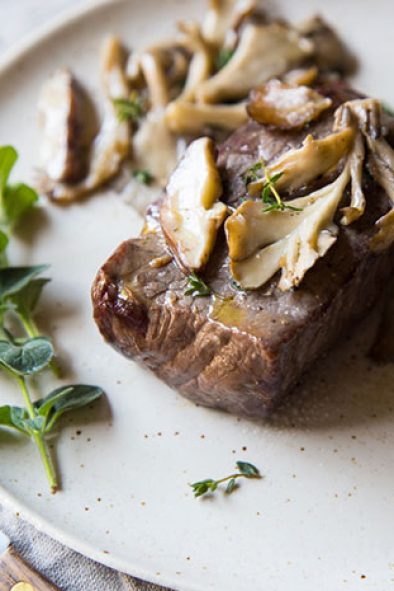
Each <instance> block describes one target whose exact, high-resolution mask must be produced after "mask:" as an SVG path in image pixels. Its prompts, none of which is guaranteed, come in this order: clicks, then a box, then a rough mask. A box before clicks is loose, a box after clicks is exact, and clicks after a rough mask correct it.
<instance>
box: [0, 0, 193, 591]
mask: <svg viewBox="0 0 394 591" xmlns="http://www.w3.org/2000/svg"><path fill="white" fill-rule="evenodd" d="M127 1H128V0H84V2H83V4H82V5H80V6H76V7H75V6H74V7H72V8H70V9H65V10H62V11H61V13H60V14H59V15H57V16H56V17H52V18H51V19H49V21H48V22H47V23H44V24H43V25H41V26H38V27H37V28H35V29H34V30H33V31H32V32H31V33H28V34H26V35H25V37H24V38H23V40H21V41H19V42H17V43H14V44H12V45H11V47H9V48H8V49H6V50H5V51H4V52H3V53H2V55H1V56H0V78H1V77H3V76H6V75H7V73H8V70H11V69H12V68H14V67H16V66H17V64H18V62H19V61H20V60H22V59H23V58H24V56H25V55H26V54H27V53H28V52H29V51H31V50H32V49H36V48H37V47H39V46H40V45H41V44H43V43H45V42H47V41H48V40H50V39H51V37H54V36H55V35H56V34H57V33H60V32H61V31H62V30H63V29H66V28H68V27H70V26H71V25H72V24H73V23H76V22H78V21H79V20H80V19H83V18H86V17H87V16H89V15H92V14H94V13H95V12H100V10H102V9H103V8H105V7H107V6H109V5H116V4H118V5H121V4H124V3H126V2H127ZM57 494H62V492H61V491H60V492H58V493H57ZM0 502H1V504H2V505H3V506H4V507H5V508H6V509H8V510H11V511H14V512H15V513H16V512H17V513H19V515H18V518H21V519H24V520H25V521H27V522H28V523H29V524H30V525H32V526H33V527H35V528H36V529H37V530H38V531H40V532H42V533H44V534H45V535H48V536H50V537H51V538H53V539H54V540H56V541H57V542H59V543H61V544H63V545H64V546H66V547H68V548H70V549H72V550H74V551H75V552H78V553H79V554H81V555H83V556H85V557H87V558H89V559H90V560H93V561H95V562H97V563H99V564H103V565H105V566H107V567H109V568H112V569H114V570H116V571H119V572H122V573H125V574H127V575H130V576H132V577H136V578H138V579H141V580H142V581H144V582H149V583H154V584H157V585H159V586H161V587H163V586H164V587H169V588H171V589H173V590H174V591H201V589H202V588H201V586H200V585H197V586H195V585H194V584H192V583H190V582H187V581H184V582H182V587H180V586H179V585H180V581H179V580H176V579H175V578H173V577H172V576H171V575H170V574H164V573H163V575H160V576H158V575H156V574H155V573H154V572H153V571H148V570H146V569H144V568H143V567H141V566H139V565H138V564H135V563H133V560H132V559H130V560H127V561H125V560H124V559H121V558H119V557H115V556H112V555H111V554H106V553H105V552H104V551H100V550H97V548H95V547H94V546H93V545H91V544H89V543H87V542H84V541H82V540H81V539H80V538H79V537H78V536H74V535H73V534H71V533H66V532H64V530H62V529H58V528H57V527H56V526H54V525H53V524H52V522H51V521H49V520H47V519H45V518H44V517H42V516H41V515H40V514H38V513H36V512H35V511H34V509H30V508H29V507H28V506H27V505H26V504H25V503H24V502H21V501H20V500H19V499H17V498H16V496H15V495H13V494H12V493H10V492H8V491H7V490H6V489H5V488H4V486H3V485H2V484H1V483H0ZM11 542H12V540H11Z"/></svg>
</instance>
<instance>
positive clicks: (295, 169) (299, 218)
mask: <svg viewBox="0 0 394 591" xmlns="http://www.w3.org/2000/svg"><path fill="white" fill-rule="evenodd" d="M380 117H381V105H380V103H379V101H377V100H375V99H360V100H354V101H349V102H347V103H344V104H343V105H341V106H340V107H339V108H338V109H337V111H336V113H335V122H334V133H333V134H331V135H329V136H327V137H326V138H323V139H321V140H314V139H313V138H312V137H311V136H308V137H307V139H306V140H305V142H304V145H303V147H302V148H301V149H299V150H291V151H289V152H287V153H286V154H285V155H284V156H282V157H281V158H279V160H278V161H277V163H276V164H274V165H272V166H270V167H267V170H268V171H269V173H268V175H269V176H270V175H271V176H272V177H273V176H274V175H276V174H277V173H280V172H282V173H283V174H282V176H280V177H279V178H277V181H276V188H277V189H280V188H285V189H290V190H296V189H297V188H300V187H301V186H304V185H307V184H308V183H310V182H311V181H312V180H313V179H314V178H316V177H318V176H320V174H323V173H324V172H326V171H328V170H330V169H331V170H332V169H333V168H334V167H337V168H338V167H339V165H340V163H341V162H342V161H343V159H344V157H345V156H346V161H345V164H344V167H343V170H342V172H341V174H340V175H339V176H338V177H337V179H336V180H335V181H334V182H332V183H331V184H329V185H326V186H325V187H323V188H322V189H319V190H318V191H315V192H314V193H311V194H309V195H306V196H305V197H300V198H298V199H293V200H291V201H286V202H285V205H286V208H284V209H283V210H282V211H265V210H264V209H263V205H262V203H261V202H256V201H253V202H252V201H247V202H244V203H242V204H241V205H240V206H239V207H238V208H237V209H236V211H235V212H234V213H233V214H232V215H231V216H230V217H229V219H228V220H227V222H226V224H225V230H226V235H227V242H228V246H229V256H230V269H231V272H232V275H233V277H234V279H235V280H236V281H237V282H238V283H239V284H240V286H241V287H242V288H244V289H257V288H258V287H260V286H262V285H263V284H264V283H266V282H267V281H268V280H269V279H270V278H271V277H272V276H273V275H274V274H275V273H276V272H277V271H279V270H280V269H281V270H282V274H281V278H280V281H279V283H278V287H279V289H282V290H288V289H291V288H292V287H295V286H297V285H299V283H300V282H301V281H302V279H303V277H304V275H305V273H306V272H307V271H308V269H310V268H311V267H312V266H313V265H314V264H315V262H316V260H317V259H318V258H320V257H322V256H324V255H325V253H326V252H327V251H328V249H329V248H330V247H331V246H332V245H333V244H334V243H335V241H336V238H337V234H338V227H337V225H336V224H335V223H334V216H335V213H336V211H337V209H338V207H339V205H340V203H341V201H342V199H343V196H344V192H345V189H346V188H347V186H348V185H349V183H350V184H351V193H350V205H349V206H348V207H345V208H343V210H342V213H343V217H342V219H341V220H340V223H341V224H343V225H348V224H351V223H353V222H354V221H356V220H357V219H359V218H360V217H361V216H362V215H363V213H364V210H365V196H364V193H363V189H362V182H363V166H364V163H365V154H366V150H365V143H366V145H367V149H368V152H369V161H368V162H369V169H370V172H371V174H372V175H373V177H374V178H375V180H376V181H377V182H378V183H379V184H380V185H381V186H382V187H383V188H384V190H385V191H386V193H387V195H388V197H389V198H390V200H391V202H392V204H393V207H392V209H391V210H390V211H389V212H388V213H387V214H385V215H384V216H382V217H381V218H380V219H379V220H378V221H377V222H376V226H377V229H378V231H377V233H376V234H375V235H374V236H373V238H372V240H371V248H372V249H373V250H375V251H379V250H383V249H386V248H388V247H389V246H390V245H391V244H392V243H393V242H394V150H393V149H392V148H391V146H390V145H389V143H388V142H387V140H386V139H385V138H384V137H383V135H382V133H383V130H382V126H381V119H380ZM318 142H320V143H318ZM308 147H309V149H310V150H311V151H310V152H308ZM311 148H312V149H311ZM319 162H320V164H319ZM263 186H264V180H263V179H261V180H259V181H255V182H254V189H256V188H257V187H258V188H259V189H260V190H261V188H262V187H263ZM291 208H295V210H291ZM297 210H300V211H297Z"/></svg>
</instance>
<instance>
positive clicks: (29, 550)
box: [0, 505, 169, 591]
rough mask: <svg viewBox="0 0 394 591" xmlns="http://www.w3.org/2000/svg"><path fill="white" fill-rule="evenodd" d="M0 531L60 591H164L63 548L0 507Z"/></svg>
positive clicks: (162, 588)
mask: <svg viewBox="0 0 394 591" xmlns="http://www.w3.org/2000/svg"><path fill="white" fill-rule="evenodd" d="M0 530H1V531H3V532H4V533H5V534H6V535H7V536H8V537H9V538H10V540H11V542H12V545H13V546H14V548H15V549H16V551H17V552H18V553H19V554H20V556H22V558H24V559H25V560H26V561H27V562H28V563H29V564H31V565H32V566H34V568H35V569H36V570H38V571H39V572H40V573H41V574H42V575H44V576H45V577H47V578H48V579H49V580H50V581H52V583H54V584H55V585H57V586H58V587H59V589H60V590H61V591H166V590H165V589H164V587H158V586H157V585H153V584H152V583H145V582H144V581H140V580H139V579H135V578H133V577H129V576H128V575H125V574H123V573H120V572H117V571H114V570H112V569H111V568H108V567H107V566H103V565H102V564H98V563H97V562H94V561H93V560H90V559H89V558H86V557H85V556H82V555H81V554H78V553H77V552H74V551H73V550H70V549H69V548H66V546H63V545H62V544H60V543H59V542H56V541H55V540H53V539H52V538H50V537H48V536H46V535H45V534H43V533H41V532H39V531H38V530H36V529H35V528H34V527H33V526H32V525H29V524H28V523H26V521H23V520H22V519H20V518H19V517H17V516H16V515H15V514H14V513H12V512H11V511H9V510H8V509H6V508H5V507H2V506H1V505H0ZM167 591H169V590H168V589H167Z"/></svg>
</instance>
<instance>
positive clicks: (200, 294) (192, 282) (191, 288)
mask: <svg viewBox="0 0 394 591" xmlns="http://www.w3.org/2000/svg"><path fill="white" fill-rule="evenodd" d="M187 284H188V288H187V289H186V291H185V295H190V296H192V297H193V298H204V297H207V296H209V295H211V293H212V290H211V288H210V287H209V285H207V284H206V283H205V281H203V280H202V279H201V277H199V276H198V275H197V274H196V273H192V274H191V275H189V276H188V278H187Z"/></svg>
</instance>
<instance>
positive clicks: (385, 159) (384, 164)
mask: <svg viewBox="0 0 394 591" xmlns="http://www.w3.org/2000/svg"><path fill="white" fill-rule="evenodd" d="M367 142H368V146H369V148H370V150H371V153H370V156H369V161H368V162H369V169H370V171H371V173H372V176H373V177H374V179H375V180H376V182H377V183H378V184H379V185H380V186H381V187H383V189H384V190H385V191H386V193H387V195H388V197H389V199H390V201H391V203H392V208H391V210H390V211H389V212H388V213H386V214H385V215H384V216H382V217H381V218H379V219H378V221H377V222H376V226H377V228H378V232H377V233H376V234H375V235H374V236H373V238H372V240H371V248H372V250H374V251H375V252H380V251H382V250H385V249H386V248H389V246H391V244H392V243H393V242H394V150H393V149H392V147H391V146H390V144H389V143H388V142H387V141H386V140H385V139H384V138H379V139H373V138H371V137H368V138H367Z"/></svg>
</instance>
